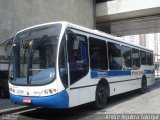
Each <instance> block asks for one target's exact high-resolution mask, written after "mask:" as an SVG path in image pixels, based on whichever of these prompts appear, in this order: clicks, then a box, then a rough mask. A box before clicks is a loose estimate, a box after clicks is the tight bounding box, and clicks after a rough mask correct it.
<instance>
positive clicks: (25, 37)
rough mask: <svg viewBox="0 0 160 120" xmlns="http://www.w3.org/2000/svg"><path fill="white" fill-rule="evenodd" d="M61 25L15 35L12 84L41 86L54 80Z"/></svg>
mask: <svg viewBox="0 0 160 120" xmlns="http://www.w3.org/2000/svg"><path fill="white" fill-rule="evenodd" d="M60 30H61V25H60V24H56V25H52V26H45V27H40V28H36V29H30V30H27V31H25V32H23V33H20V34H17V36H16V37H15V41H14V44H13V79H12V80H11V83H12V84H19V85H41V84H47V83H49V82H51V81H53V80H55V70H56V69H55V66H56V56H57V45H58V39H59V34H60Z"/></svg>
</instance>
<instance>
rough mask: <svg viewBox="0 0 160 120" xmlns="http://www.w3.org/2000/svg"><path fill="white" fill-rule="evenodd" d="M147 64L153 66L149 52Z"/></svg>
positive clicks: (151, 55)
mask: <svg viewBox="0 0 160 120" xmlns="http://www.w3.org/2000/svg"><path fill="white" fill-rule="evenodd" d="M147 64H148V65H153V54H152V53H149V52H147Z"/></svg>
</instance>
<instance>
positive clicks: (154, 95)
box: [2, 80, 160, 120]
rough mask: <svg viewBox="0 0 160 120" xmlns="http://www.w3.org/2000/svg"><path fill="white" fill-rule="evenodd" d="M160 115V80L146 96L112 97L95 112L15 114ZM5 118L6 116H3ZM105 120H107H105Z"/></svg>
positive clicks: (46, 119) (24, 117) (67, 119)
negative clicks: (104, 105)
mask: <svg viewBox="0 0 160 120" xmlns="http://www.w3.org/2000/svg"><path fill="white" fill-rule="evenodd" d="M115 113H116V114H141V113H142V114H146V113H150V114H158V113H159V114H160V80H157V82H156V85H154V86H152V87H150V88H149V90H148V92H147V93H145V94H139V93H138V91H132V92H129V93H125V94H121V95H118V96H114V97H111V98H110V99H109V101H108V104H107V106H106V107H105V108H104V109H102V110H93V109H92V108H90V107H88V105H83V106H80V107H76V108H72V109H69V110H51V109H42V108H39V109H34V110H29V111H21V112H19V113H14V114H12V115H14V116H7V117H12V118H13V117H15V120H17V119H18V120H28V119H29V120H58V119H60V120H75V119H79V120H90V119H92V120H97V119H99V120H100V119H104V118H105V117H106V115H107V114H115ZM2 117H3V118H5V117H6V115H3V116H2ZM104 120H105V119H104Z"/></svg>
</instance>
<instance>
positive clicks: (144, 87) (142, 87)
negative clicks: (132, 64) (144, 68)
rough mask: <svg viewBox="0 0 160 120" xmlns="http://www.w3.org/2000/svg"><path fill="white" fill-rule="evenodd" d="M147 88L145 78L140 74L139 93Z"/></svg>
mask: <svg viewBox="0 0 160 120" xmlns="http://www.w3.org/2000/svg"><path fill="white" fill-rule="evenodd" d="M146 90H147V78H146V76H145V75H143V76H142V79H141V88H140V93H141V94H143V93H145V92H146Z"/></svg>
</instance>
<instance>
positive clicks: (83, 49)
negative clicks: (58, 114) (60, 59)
mask: <svg viewBox="0 0 160 120" xmlns="http://www.w3.org/2000/svg"><path fill="white" fill-rule="evenodd" d="M67 50H68V63H69V84H70V93H71V96H72V98H74V100H72V98H71V99H70V100H71V101H72V102H71V103H73V104H72V105H71V106H74V105H78V104H79V90H78V87H81V85H80V84H79V81H80V80H82V79H83V78H84V77H85V76H86V75H87V73H88V71H89V64H88V41H87V37H86V36H85V35H82V34H79V33H73V32H70V33H68V40H67Z"/></svg>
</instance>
